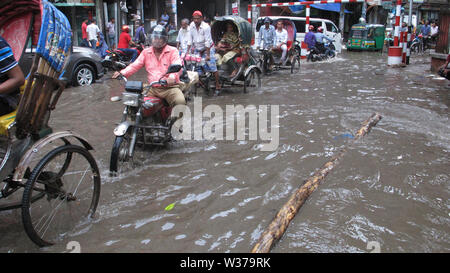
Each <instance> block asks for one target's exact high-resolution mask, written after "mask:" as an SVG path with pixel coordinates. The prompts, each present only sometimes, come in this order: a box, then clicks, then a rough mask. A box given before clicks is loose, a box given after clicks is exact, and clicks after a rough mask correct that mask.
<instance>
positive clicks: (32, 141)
mask: <svg viewBox="0 0 450 273" xmlns="http://www.w3.org/2000/svg"><path fill="white" fill-rule="evenodd" d="M0 26H1V27H0V35H2V37H3V38H4V39H5V40H6V41H7V42H8V43H9V44H10V46H11V48H12V51H13V53H14V56H15V59H16V60H18V61H19V64H20V62H21V61H22V60H23V58H24V56H25V54H24V53H25V48H26V47H27V44H28V43H29V42H30V40H31V45H32V50H35V52H36V55H35V56H34V59H33V65H32V68H31V71H30V73H29V75H28V77H27V80H26V83H25V85H24V86H23V87H22V88H21V90H22V92H21V98H20V102H19V105H18V108H17V109H16V111H14V112H13V113H10V114H7V115H4V116H1V117H0V185H1V188H0V217H6V216H8V215H7V214H5V213H4V212H3V211H6V210H13V209H20V210H21V215H22V223H23V226H24V229H25V232H26V233H27V235H28V237H29V238H30V239H31V240H32V241H33V242H34V243H35V244H37V245H38V246H40V247H44V246H49V245H52V244H55V243H57V242H58V241H60V240H62V238H64V237H65V236H66V235H70V232H72V231H73V230H74V228H79V227H81V226H83V225H86V224H88V222H89V218H91V217H92V216H93V214H94V213H95V211H96V208H97V205H98V201H99V195H100V184H101V181H100V173H99V169H98V166H97V163H96V161H95V159H94V158H93V156H92V155H91V153H90V152H89V151H90V150H93V148H92V146H91V145H90V144H89V143H88V142H87V140H86V139H84V138H83V137H81V136H79V135H78V134H76V133H72V132H70V131H61V132H55V133H54V132H53V131H52V129H51V127H49V126H48V121H49V118H50V113H51V111H52V110H54V109H55V106H56V103H57V101H58V99H59V97H60V95H61V93H62V92H63V90H64V87H65V81H63V80H59V77H60V76H61V74H62V73H63V68H64V63H65V60H66V59H67V57H68V55H69V52H70V50H71V46H72V44H71V36H72V34H71V28H70V24H69V22H68V20H67V18H66V17H65V16H64V14H62V13H61V12H60V11H59V10H58V9H56V8H55V7H54V6H53V5H52V4H50V3H49V2H47V1H45V0H44V1H40V0H28V1H24V0H22V1H10V0H7V1H2V3H1V4H0ZM34 47H35V48H34ZM33 52H34V51H33ZM73 141H75V143H76V144H72V142H73ZM2 213H3V215H2ZM8 228H9V227H8ZM13 229H15V228H14V227H13ZM0 232H2V231H1V230H0Z"/></svg>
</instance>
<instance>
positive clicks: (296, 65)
mask: <svg viewBox="0 0 450 273" xmlns="http://www.w3.org/2000/svg"><path fill="white" fill-rule="evenodd" d="M299 71H300V57H299V56H294V57H293V58H292V61H291V74H294V73H298V72H299Z"/></svg>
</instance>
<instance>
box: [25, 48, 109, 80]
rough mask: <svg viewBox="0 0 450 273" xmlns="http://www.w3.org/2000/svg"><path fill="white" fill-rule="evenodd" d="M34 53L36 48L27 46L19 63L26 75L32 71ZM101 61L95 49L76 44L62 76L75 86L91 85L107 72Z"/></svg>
mask: <svg viewBox="0 0 450 273" xmlns="http://www.w3.org/2000/svg"><path fill="white" fill-rule="evenodd" d="M34 54H35V48H33V49H31V48H27V49H26V50H25V56H24V58H22V59H21V60H20V63H19V65H20V67H21V68H22V71H23V72H24V74H25V75H28V73H29V72H30V69H31V65H32V62H33V57H34ZM101 62H102V59H101V58H100V56H98V54H97V53H95V51H94V50H93V49H91V48H88V47H79V46H74V47H73V48H72V52H71V54H70V56H69V59H68V60H67V62H66V64H65V66H64V73H63V74H62V75H61V78H64V79H65V80H67V82H68V83H69V84H71V85H73V86H82V85H90V84H92V83H94V82H95V81H96V80H98V79H100V78H101V77H103V75H104V74H105V71H104V68H103V66H102V64H101Z"/></svg>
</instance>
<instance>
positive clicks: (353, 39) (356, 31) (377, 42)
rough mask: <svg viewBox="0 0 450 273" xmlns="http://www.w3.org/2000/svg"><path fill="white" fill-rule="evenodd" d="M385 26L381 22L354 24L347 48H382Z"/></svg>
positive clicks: (374, 49)
mask: <svg viewBox="0 0 450 273" xmlns="http://www.w3.org/2000/svg"><path fill="white" fill-rule="evenodd" d="M384 35H385V27H384V26H383V25H379V24H366V23H359V24H356V25H353V26H352V28H351V30H350V36H349V38H348V44H347V50H349V51H351V50H373V51H377V50H382V49H383V45H384Z"/></svg>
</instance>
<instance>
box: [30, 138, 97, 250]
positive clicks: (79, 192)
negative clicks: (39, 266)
mask: <svg viewBox="0 0 450 273" xmlns="http://www.w3.org/2000/svg"><path fill="white" fill-rule="evenodd" d="M99 196H100V172H99V169H98V166H97V163H96V162H95V159H94V157H93V156H92V155H91V153H89V151H88V150H87V149H85V148H84V147H81V146H78V145H64V146H60V147H58V148H56V149H54V150H52V151H50V152H49V153H48V154H47V155H45V156H44V157H43V158H42V159H41V160H40V161H39V163H38V164H37V165H36V167H35V168H34V169H33V171H32V173H31V175H30V178H29V179H28V181H27V182H26V185H25V189H24V193H23V198H22V221H23V225H24V228H25V232H26V233H27V235H28V237H29V238H30V239H31V240H32V241H33V242H34V243H35V244H37V245H38V246H39V247H44V246H49V245H53V244H54V243H55V241H57V240H58V239H61V238H62V237H63V236H64V235H66V234H67V233H69V232H71V231H73V229H74V228H79V227H81V226H82V225H83V224H86V223H88V221H89V219H90V218H92V217H93V215H94V213H95V211H96V209H97V205H98V201H99Z"/></svg>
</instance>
